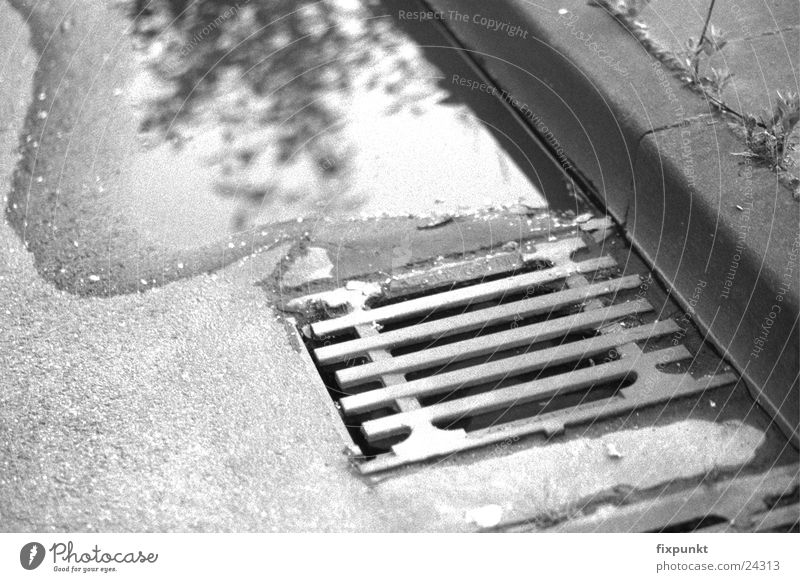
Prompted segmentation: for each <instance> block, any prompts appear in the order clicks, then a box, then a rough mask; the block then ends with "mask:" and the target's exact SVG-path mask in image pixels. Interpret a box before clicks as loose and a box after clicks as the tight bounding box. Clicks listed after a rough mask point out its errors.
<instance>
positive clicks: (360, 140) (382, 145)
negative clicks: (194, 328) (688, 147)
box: [126, 0, 546, 246]
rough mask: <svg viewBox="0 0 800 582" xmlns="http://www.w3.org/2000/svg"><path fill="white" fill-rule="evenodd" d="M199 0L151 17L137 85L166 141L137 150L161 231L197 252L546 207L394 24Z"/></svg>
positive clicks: (140, 202)
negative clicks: (326, 224) (325, 221)
mask: <svg viewBox="0 0 800 582" xmlns="http://www.w3.org/2000/svg"><path fill="white" fill-rule="evenodd" d="M199 4H201V5H203V4H208V5H210V6H211V8H210V10H211V12H210V13H209V14H207V15H204V16H202V17H201V16H199V15H194V16H191V17H190V18H189V19H188V21H187V22H184V23H183V24H182V25H175V24H172V25H170V24H169V23H170V22H171V19H170V15H171V13H170V11H169V7H171V4H170V3H169V2H163V8H164V10H161V11H158V10H156V11H155V12H151V13H149V14H146V15H145V16H146V18H143V19H142V20H141V21H140V22H141V27H140V30H139V34H138V42H139V59H140V64H141V72H140V74H139V75H138V76H137V77H136V78H135V79H132V81H131V83H130V86H129V87H127V88H126V93H127V94H128V95H129V97H130V102H131V103H132V104H133V106H134V108H135V109H136V111H137V115H139V116H141V120H142V122H143V125H144V126H145V127H144V129H146V130H148V131H146V132H144V134H143V135H146V138H147V140H148V141H149V142H150V144H151V146H150V147H149V148H148V149H146V150H144V151H142V152H140V153H138V154H137V155H134V156H133V157H132V159H131V164H130V168H131V171H132V172H134V175H136V174H138V175H139V176H140V177H141V181H140V185H141V189H139V190H138V191H137V192H136V193H135V194H130V198H131V199H130V200H128V203H129V204H130V207H131V210H132V212H133V213H134V214H135V215H136V216H137V217H138V218H137V220H138V221H139V222H140V227H141V228H142V229H143V230H145V231H146V232H148V233H150V235H151V236H154V237H157V238H159V239H162V240H165V241H168V242H170V243H171V244H173V245H179V246H183V245H185V246H193V245H196V244H202V243H203V242H207V241H208V240H209V237H210V236H213V237H214V238H217V237H218V236H220V235H224V234H226V233H231V232H235V231H240V230H244V229H247V228H250V227H253V226H256V225H259V224H265V223H276V222H284V221H290V220H296V219H298V218H301V217H314V216H325V217H331V218H336V217H348V216H382V215H387V216H402V215H415V216H420V215H431V214H468V213H471V212H473V211H475V210H477V209H480V208H485V207H489V206H494V207H499V206H504V205H506V206H512V205H516V204H519V203H522V204H525V205H527V206H531V207H535V208H542V207H545V206H546V202H545V201H544V198H543V196H542V195H541V194H540V193H539V192H538V191H537V190H536V188H535V187H534V186H533V185H532V184H531V183H530V182H529V181H528V179H527V178H526V176H525V175H524V174H523V173H522V172H521V171H520V169H519V168H518V167H517V165H516V164H515V163H514V161H512V160H511V159H510V158H509V156H508V155H507V154H506V152H505V151H504V150H503V149H501V148H500V147H499V145H498V144H497V142H496V141H495V139H494V137H493V136H492V135H491V134H490V133H489V131H488V130H487V129H486V127H485V125H484V124H483V123H482V122H481V121H480V120H478V119H477V118H476V117H475V115H474V114H473V113H472V112H471V111H470V109H469V108H468V107H467V106H466V105H464V104H462V103H459V102H457V101H456V100H455V99H453V98H452V96H448V94H447V93H446V92H445V91H443V90H442V88H441V86H442V85H443V84H442V83H441V82H440V81H441V80H442V79H443V78H444V73H442V72H441V71H439V70H437V69H436V68H435V67H434V66H432V65H431V64H430V63H429V62H427V61H426V60H425V58H424V57H423V55H422V53H421V51H420V50H419V49H418V48H417V47H416V45H415V44H414V43H413V42H412V41H411V39H409V38H407V37H406V36H404V35H403V34H402V33H401V32H400V31H398V30H397V29H396V28H395V25H394V24H393V23H392V21H391V20H390V19H388V18H386V17H378V16H376V15H375V13H374V12H370V11H368V10H367V9H366V8H364V7H363V6H361V5H360V4H359V3H357V2H352V1H344V0H340V1H337V2H333V1H330V2H327V3H310V2H299V3H298V2H291V3H289V2H277V3H272V4H277V5H278V7H277V8H275V7H272V8H265V7H263V6H260V5H259V6H258V7H256V6H251V5H245V6H244V7H243V8H241V9H236V10H235V11H230V10H229V9H228V10H227V11H225V10H223V8H224V7H220V6H219V4H218V3H211V2H206V3H204V2H200V3H199ZM282 4H286V6H285V7H284V8H285V10H284V11H283V12H281V6H280V5H282ZM156 6H158V3H156ZM289 6H291V10H290V9H289ZM297 6H300V8H299V9H297V10H295V8H297ZM320 6H323V7H324V8H323V9H322V10H320V9H319V7H320ZM226 15H227V16H226ZM192 18H194V20H192ZM204 22H206V23H207V22H211V23H212V25H213V26H212V25H207V26H206V27H205V28H204V27H203V23H204ZM213 23H216V24H215V25H214V24H213ZM263 23H271V24H269V25H268V26H266V27H262V26H261V25H262V24H263ZM209 27H211V28H213V30H209ZM198 30H199V31H200V32H199V33H198ZM204 31H208V32H206V33H205V34H203V33H204ZM448 97H450V98H448ZM174 143H180V147H174V146H173V144H174Z"/></svg>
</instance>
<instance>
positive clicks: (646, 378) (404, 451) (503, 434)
mask: <svg viewBox="0 0 800 582" xmlns="http://www.w3.org/2000/svg"><path fill="white" fill-rule="evenodd" d="M637 372H638V373H639V379H638V380H637V381H636V383H635V384H633V385H632V386H629V387H627V388H623V389H622V390H621V391H620V394H619V395H618V396H616V397H612V398H609V399H607V400H601V401H598V402H592V403H588V404H582V405H580V406H576V407H574V408H571V409H568V410H558V411H555V412H550V413H545V414H540V415H537V416H535V417H533V418H530V419H526V420H523V421H514V422H510V423H507V424H503V425H499V426H495V427H492V428H488V429H481V430H477V431H474V432H470V433H469V434H463V432H462V433H461V434H460V435H459V432H458V431H450V430H438V429H433V427H430V425H427V426H429V427H430V428H428V429H422V428H416V429H415V431H414V432H412V433H411V436H409V437H408V438H407V439H406V440H404V441H403V442H401V443H400V444H398V445H395V446H394V447H392V453H388V454H385V455H381V456H379V457H376V458H375V459H373V460H371V461H366V462H364V463H361V464H360V465H359V470H360V471H361V473H363V474H365V475H370V474H373V473H379V472H381V471H386V470H389V469H394V468H397V467H400V466H402V465H406V464H408V463H414V462H417V461H424V460H425V459H430V458H432V457H436V456H442V455H448V454H452V453H456V452H460V451H466V450H469V449H474V448H477V447H484V446H487V445H491V444H493V443H498V442H502V441H506V440H507V439H515V438H521V437H524V436H527V435H532V434H540V433H543V434H545V435H547V436H553V435H556V434H560V433H562V432H564V430H565V429H566V428H567V427H569V426H579V425H583V424H586V423H589V422H597V421H599V420H602V419H604V418H610V417H616V416H621V415H624V414H630V413H631V412H632V411H634V410H637V409H639V408H644V407H647V406H655V405H658V404H662V403H664V402H667V401H671V400H674V399H677V398H684V397H687V396H692V395H695V394H698V393H700V392H703V391H705V390H709V389H712V388H716V387H719V386H724V385H726V384H731V383H733V382H735V381H736V376H734V375H733V374H730V373H726V374H717V375H715V376H709V377H705V378H701V379H700V380H694V379H692V378H691V377H690V376H686V375H677V374H676V375H669V374H662V373H661V372H659V371H658V370H656V369H654V368H653V369H651V370H643V369H637ZM423 426H426V425H423ZM431 430H435V433H433V434H431ZM415 433H416V434H417V436H415ZM450 433H455V434H453V435H452V437H448V438H444V439H442V442H441V443H435V446H433V445H434V443H432V442H430V441H431V440H432V439H431V436H439V435H440V434H444V435H449V434H450ZM421 441H426V442H421Z"/></svg>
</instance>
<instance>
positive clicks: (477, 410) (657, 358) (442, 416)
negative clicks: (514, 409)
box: [362, 346, 691, 441]
mask: <svg viewBox="0 0 800 582" xmlns="http://www.w3.org/2000/svg"><path fill="white" fill-rule="evenodd" d="M690 357H691V354H690V353H689V351H688V350H687V349H686V348H684V347H683V346H680V347H679V348H678V349H673V348H668V349H664V350H659V351H655V352H650V353H648V354H644V355H642V356H641V357H640V358H639V359H638V360H637V361H635V362H630V361H628V360H627V359H622V360H619V361H616V362H610V363H608V364H600V365H598V366H592V367H590V368H584V369H581V370H577V371H574V372H567V373H565V374H559V375H557V376H551V377H549V378H544V379H542V380H533V381H531V382H524V383H522V384H518V385H516V386H510V387H508V388H501V389H498V390H493V391H491V392H484V393H482V394H476V395H474V396H468V397H465V398H459V399H457V400H452V401H449V402H441V403H439V404H433V405H430V406H426V407H425V408H421V409H419V410H415V411H413V412H407V413H400V414H395V415H392V416H387V417H384V418H379V419H377V420H370V421H367V422H365V423H364V424H363V425H362V430H363V431H364V435H365V436H366V437H367V439H368V440H370V441H373V440H377V439H380V438H385V437H389V436H394V435H396V434H402V433H403V432H406V431H407V430H408V429H410V428H413V427H414V426H416V425H418V424H420V423H423V422H428V423H436V422H441V421H445V420H453V419H457V418H460V417H463V416H465V415H470V416H472V415H477V414H482V413H484V412H491V411H493V410H497V409H499V408H505V407H508V406H511V405H519V404H524V403H526V402H531V401H534V400H545V399H548V398H553V397H555V396H563V395H565V394H570V393H572V392H578V391H581V390H584V389H586V388H590V387H592V386H595V385H597V384H602V383H605V382H612V381H615V380H623V379H624V378H625V377H626V376H629V375H631V374H633V375H634V376H635V375H636V371H635V369H634V367H633V366H634V365H636V366H656V365H659V364H667V363H670V362H676V361H679V360H683V359H686V358H690Z"/></svg>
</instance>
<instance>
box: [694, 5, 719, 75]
mask: <svg viewBox="0 0 800 582" xmlns="http://www.w3.org/2000/svg"><path fill="white" fill-rule="evenodd" d="M716 2H717V0H711V4H710V5H709V7H708V14H706V21H705V23H704V24H703V32H702V33H700V38H699V39H698V41H697V48H696V49H695V51H694V55H695V56H697V55H699V54H700V51H701V50H703V39H704V38H705V37H706V31H708V23H709V22H711V13H712V12H714V4H715V3H716ZM694 73H695V75H698V74H700V61H699V60H697V59H695V62H694Z"/></svg>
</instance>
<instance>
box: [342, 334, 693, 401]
mask: <svg viewBox="0 0 800 582" xmlns="http://www.w3.org/2000/svg"><path fill="white" fill-rule="evenodd" d="M678 329H680V328H679V326H678V325H677V324H676V323H675V322H674V321H672V320H665V321H657V322H655V323H652V324H649V325H643V326H639V327H635V328H631V329H627V330H625V331H623V332H620V333H616V334H609V335H602V336H599V337H594V338H590V339H586V340H581V341H577V342H572V343H569V344H565V345H561V346H555V347H552V348H547V349H544V350H540V351H537V352H531V353H527V354H522V355H520V356H512V357H510V358H505V359H502V360H497V361H495V362H489V363H487V364H483V365H481V366H476V367H471V368H465V369H463V370H456V371H453V372H448V373H445V374H440V375H438V376H431V377H428V378H422V379H420V380H414V381H412V382H406V383H405V384H397V385H394V386H388V387H386V388H381V389H377V390H371V391H369V392H364V393H363V394H355V395H353V396H346V397H345V398H342V399H341V400H340V401H339V403H340V405H341V407H342V410H344V412H345V413H347V414H351V413H357V412H366V411H369V410H375V409H377V408H381V407H383V406H386V405H391V404H392V402H393V401H394V400H396V399H397V398H403V397H406V396H416V397H422V396H432V395H435V394H440V393H442V392H447V391H448V390H453V389H460V388H467V387H470V386H476V385H478V384H483V383H487V382H492V381H495V380H502V379H504V378H508V377H512V376H515V375H518V374H524V373H526V372H532V371H535V370H540V369H542V368H544V367H546V366H558V365H561V364H566V363H569V362H573V361H575V360H578V359H580V358H586V357H591V356H594V355H597V354H601V353H603V352H605V351H607V350H610V349H611V348H614V347H617V346H620V345H622V344H626V343H630V342H635V341H641V340H646V339H648V338H652V337H658V336H663V335H667V334H670V333H674V332H676V331H677V330H678Z"/></svg>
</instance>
